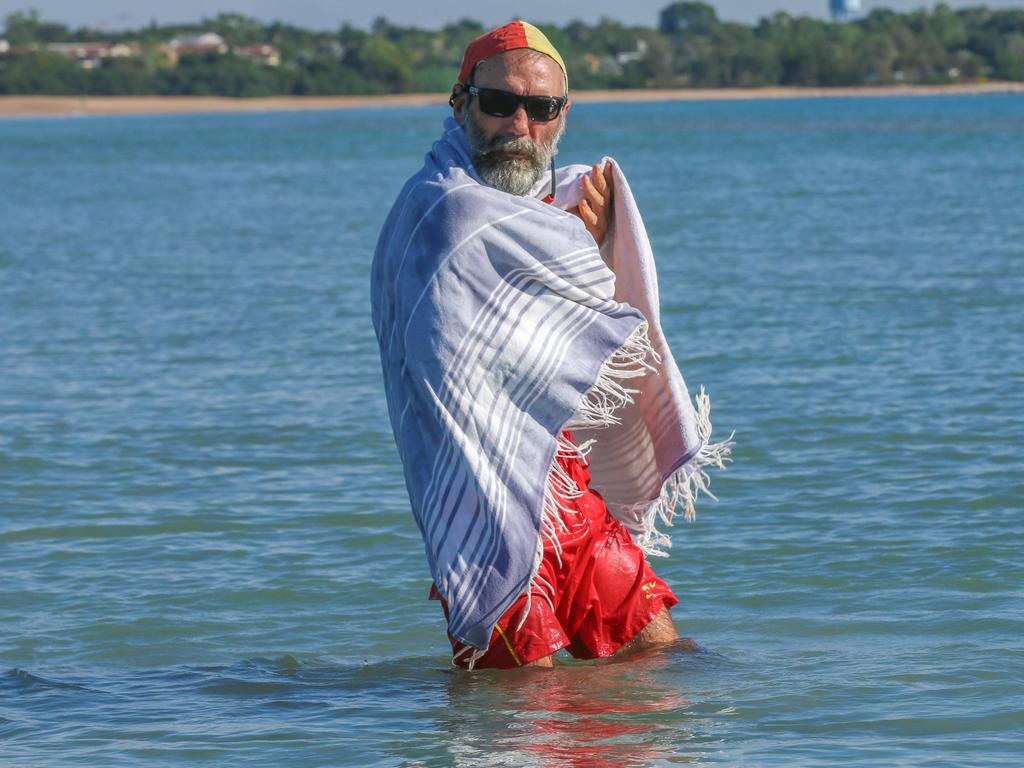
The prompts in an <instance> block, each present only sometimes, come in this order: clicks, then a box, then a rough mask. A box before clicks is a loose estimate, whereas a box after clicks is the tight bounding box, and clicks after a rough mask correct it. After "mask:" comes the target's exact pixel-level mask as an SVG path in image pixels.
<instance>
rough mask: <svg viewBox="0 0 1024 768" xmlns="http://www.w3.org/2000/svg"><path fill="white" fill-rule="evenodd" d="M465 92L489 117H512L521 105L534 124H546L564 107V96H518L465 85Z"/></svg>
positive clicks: (495, 89) (493, 89) (492, 89)
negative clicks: (475, 100) (474, 99)
mask: <svg viewBox="0 0 1024 768" xmlns="http://www.w3.org/2000/svg"><path fill="white" fill-rule="evenodd" d="M466 91H467V92H468V93H471V94H473V95H474V96H476V97H477V100H478V102H479V104H480V111H481V112H483V113H484V114H485V115H490V116H491V117H508V116H510V115H514V114H515V113H516V110H517V109H519V105H520V104H522V105H523V109H525V110H526V116H527V117H528V118H530V119H531V120H533V121H534V122H536V123H547V122H550V121H551V120H554V119H555V118H556V117H558V115H559V113H560V112H561V111H562V107H564V106H565V102H566V98H565V97H564V96H520V95H519V94H518V93H512V92H511V91H499V90H498V89H497V88H477V87H476V86H475V85H467V86H466Z"/></svg>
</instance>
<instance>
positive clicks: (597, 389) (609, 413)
mask: <svg viewBox="0 0 1024 768" xmlns="http://www.w3.org/2000/svg"><path fill="white" fill-rule="evenodd" d="M651 360H653V361H654V364H655V365H656V364H659V363H661V356H660V355H659V354H658V353H657V352H656V351H655V349H654V347H652V346H651V340H650V339H649V338H648V337H647V323H646V322H644V323H641V324H640V325H638V326H637V328H636V330H635V331H633V333H632V334H631V335H630V337H629V338H628V339H626V341H625V343H624V344H623V345H622V346H621V347H619V349H618V351H617V352H615V354H613V355H612V356H611V357H610V358H608V360H606V361H605V363H604V365H602V366H601V370H600V371H599V372H598V374H597V381H595V382H594V385H593V386H592V387H591V388H590V389H588V390H587V391H586V392H585V393H584V394H583V398H582V399H581V400H580V405H579V407H578V408H577V409H576V412H575V413H574V414H573V415H572V418H571V419H569V421H568V422H566V425H565V428H566V429H582V428H586V429H601V428H602V427H609V426H611V425H613V424H618V423H619V421H620V418H619V416H618V415H617V411H618V410H619V409H620V408H622V407H623V406H624V405H628V404H629V403H632V402H633V395H635V394H636V393H637V392H639V391H640V390H638V389H632V388H630V387H627V386H626V384H625V382H628V381H629V380H630V379H636V378H639V377H641V376H646V375H647V374H648V373H657V372H658V369H657V368H656V367H655V365H652V364H651V362H649V361H651Z"/></svg>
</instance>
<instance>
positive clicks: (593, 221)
mask: <svg viewBox="0 0 1024 768" xmlns="http://www.w3.org/2000/svg"><path fill="white" fill-rule="evenodd" d="M580 217H581V218H582V219H583V223H584V224H587V225H588V227H594V226H597V214H596V213H594V209H593V208H591V207H590V203H588V202H587V201H586V200H580Z"/></svg>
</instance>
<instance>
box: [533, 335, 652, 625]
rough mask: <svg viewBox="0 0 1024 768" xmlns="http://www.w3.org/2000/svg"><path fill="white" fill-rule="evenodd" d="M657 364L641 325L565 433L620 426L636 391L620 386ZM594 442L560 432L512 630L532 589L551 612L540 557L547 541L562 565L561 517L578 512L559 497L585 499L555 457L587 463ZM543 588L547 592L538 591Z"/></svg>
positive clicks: (606, 368) (614, 357) (585, 398)
mask: <svg viewBox="0 0 1024 768" xmlns="http://www.w3.org/2000/svg"><path fill="white" fill-rule="evenodd" d="M650 360H653V361H654V362H655V364H657V363H660V362H661V357H660V355H658V353H657V352H656V351H655V350H654V348H653V347H652V346H651V340H650V339H649V338H648V336H647V323H646V322H644V323H641V324H640V325H638V326H637V328H636V330H635V331H633V333H632V334H630V336H629V338H628V339H626V341H625V342H624V343H623V344H622V346H621V347H619V349H618V350H617V351H616V352H615V354H613V355H612V356H611V357H610V358H608V360H606V361H605V363H604V365H602V366H601V370H600V371H599V372H598V375H597V380H596V381H595V382H594V385H593V386H592V387H591V388H590V389H588V390H587V391H586V392H585V393H584V395H583V397H582V399H581V401H580V406H579V407H578V408H577V410H576V413H575V414H573V416H572V418H571V419H570V420H569V421H568V422H567V423H566V425H565V428H566V429H570V430H571V429H581V428H591V429H593V428H600V427H607V426H610V425H612V424H617V423H618V422H619V417H618V416H617V415H616V411H618V410H619V409H620V408H621V407H622V406H624V405H627V404H628V403H632V402H633V395H635V394H636V393H637V392H639V390H637V389H631V388H629V387H626V386H625V385H624V384H623V383H622V382H624V381H628V380H629V379H635V378H639V377H641V376H646V375H647V374H648V373H657V372H658V369H657V368H656V367H655V366H654V365H652V364H651V363H650V362H649V361H650ZM594 443H595V441H594V440H585V441H583V442H581V443H580V444H579V445H576V444H574V443H573V442H572V441H570V440H567V439H565V438H564V437H563V436H562V434H561V432H559V434H558V437H557V442H556V447H555V455H554V458H552V460H551V466H550V467H549V468H548V482H547V484H546V486H545V488H544V506H543V510H542V513H541V526H540V533H541V535H540V537H539V538H538V540H537V551H536V554H535V555H534V561H533V568H532V570H531V574H532V575H531V576H530V581H529V583H528V584H527V585H526V605H524V606H523V610H522V612H521V614H520V618H519V625H518V626H517V627H516V631H519V629H521V628H522V626H523V624H525V623H526V617H527V616H528V615H529V613H530V609H531V608H532V607H533V593H534V592H535V591H536V592H537V594H540V595H541V596H542V597H544V599H545V600H546V601H547V603H548V605H550V606H551V608H552V610H554V607H555V606H554V603H553V602H552V601H551V597H553V596H554V594H555V590H554V587H553V586H552V585H551V584H549V583H548V582H547V581H545V580H544V579H543V578H542V577H541V576H540V574H539V570H540V564H541V561H542V560H543V558H544V542H545V541H547V542H549V543H550V545H551V548H552V550H553V551H554V553H555V559H556V560H557V561H558V567H559V568H561V567H562V544H561V542H559V540H558V532H559V531H560V530H561V531H564V530H567V529H568V528H567V526H566V524H565V521H564V520H563V519H562V515H563V514H566V513H569V514H572V513H575V512H576V510H574V509H570V508H568V507H566V506H565V505H564V504H563V503H562V501H561V500H562V499H578V498H579V497H580V496H582V495H583V493H584V489H583V488H580V487H579V486H578V485H577V484H576V481H575V480H573V479H572V477H571V476H570V475H569V473H568V472H566V471H565V469H564V468H563V467H562V465H561V464H560V463H559V461H558V460H559V459H567V458H574V459H578V460H579V461H581V462H583V464H584V466H585V465H586V464H587V455H588V454H589V453H590V449H591V448H592V447H593V445H594ZM541 586H544V587H547V589H548V591H549V592H550V594H551V597H549V596H548V593H547V592H545V591H544V590H543V589H541Z"/></svg>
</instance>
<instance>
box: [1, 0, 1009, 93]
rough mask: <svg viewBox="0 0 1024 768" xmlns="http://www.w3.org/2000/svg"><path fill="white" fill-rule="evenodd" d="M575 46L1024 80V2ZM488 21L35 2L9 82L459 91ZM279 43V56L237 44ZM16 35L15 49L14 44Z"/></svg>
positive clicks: (724, 81)
mask: <svg viewBox="0 0 1024 768" xmlns="http://www.w3.org/2000/svg"><path fill="white" fill-rule="evenodd" d="M538 26H540V28H541V29H542V30H543V31H544V33H545V34H546V35H547V36H548V37H549V38H550V39H551V42H552V43H553V44H554V45H555V46H556V47H557V48H558V49H559V51H560V52H561V53H562V56H563V58H564V59H565V61H566V63H567V65H568V67H569V79H570V83H571V84H572V86H573V88H577V89H595V88H613V89H614V88H680V87H689V88H708V87H734V86H746V87H757V86H772V85H782V86H826V87H827V86H841V85H845V86H851V85H886V84H894V83H906V84H911V83H913V84H941V83H951V82H965V81H966V82H971V81H979V80H988V79H991V80H1018V81H1020V80H1024V9H1008V10H993V9H988V8H985V7H975V8H966V9H961V10H953V9H951V8H950V7H949V6H947V5H945V4H940V5H938V6H936V7H935V8H934V9H932V10H924V9H922V10H917V11H914V12H912V13H906V14H900V13H896V12H894V11H891V10H886V9H876V10H873V11H871V12H870V13H869V14H867V15H866V16H864V17H863V18H859V19H855V20H851V21H846V22H842V23H834V22H828V21H823V20H819V19H813V18H809V17H794V16H791V15H789V14H787V13H784V12H779V13H776V14H774V15H772V16H770V17H766V18H762V19H761V20H760V21H758V22H757V23H756V24H754V25H746V24H738V23H733V22H727V21H722V20H721V19H719V18H718V16H717V14H716V12H715V9H714V8H713V7H712V6H710V5H707V4H705V3H701V2H680V3H673V4H671V5H669V6H667V7H665V8H664V9H663V10H662V11H661V13H660V15H659V22H658V26H657V27H656V28H650V27H643V26H630V25H626V24H622V23H619V22H616V21H612V20H610V19H601V20H600V21H598V22H597V23H595V24H587V23H585V22H582V21H573V22H571V23H569V24H567V25H565V26H554V25H545V24H539V25H538ZM484 31H485V28H484V26H483V25H481V24H480V23H478V22H476V21H473V20H469V19H466V20H463V21H459V22H457V23H454V24H449V25H447V26H444V27H442V28H441V29H437V30H426V29H420V28H417V27H404V26H398V25H395V24H392V23H390V22H388V21H387V20H386V19H383V18H380V19H378V20H377V21H375V22H374V23H373V25H372V26H371V28H370V29H369V30H362V29H357V28H355V27H352V26H349V25H345V26H343V27H341V28H340V29H339V30H334V31H313V30H308V29H303V28H300V27H297V26H292V25H289V24H283V23H280V22H274V23H270V24H264V23H262V22H260V21H258V20H255V19H251V18H248V17H245V16H242V15H239V14H228V13H222V14H220V15H218V16H216V17H214V18H210V19H204V20H203V21H201V22H200V23H198V24H191V25H157V24H156V23H151V24H150V25H148V26H146V27H144V28H142V29H139V30H134V31H128V30H126V31H120V32H116V33H112V32H102V31H100V30H96V29H90V28H78V29H71V28H69V27H67V26H65V25H62V24H60V23H57V22H52V21H47V20H44V19H41V18H40V17H39V14H38V13H36V12H34V11H26V12H19V13H13V14H10V15H8V16H7V17H6V19H5V22H4V29H3V32H2V33H0V39H2V40H5V41H6V46H5V47H0V93H8V94H71V95H76V94H83V95H84V94H89V95H220V96H246V97H248V96H272V95H345V94H382V93H408V92H437V91H447V90H448V89H449V88H450V87H451V85H452V83H453V81H454V78H455V75H456V72H457V71H458V66H459V63H460V60H461V57H462V52H463V50H464V49H465V47H466V45H467V44H468V43H469V42H470V41H471V40H472V39H473V38H475V37H476V36H477V35H480V34H481V33H483V32H484ZM201 32H214V33H216V34H218V35H220V36H221V37H223V39H224V40H225V41H226V43H227V44H228V50H227V51H226V52H223V53H218V52H204V53H196V54H192V55H189V54H186V55H182V56H180V57H176V58H175V59H174V60H173V61H172V60H171V59H169V58H168V57H167V56H166V43H167V41H168V40H169V39H171V38H173V37H175V36H178V35H184V34H197V33H201ZM99 41H103V42H106V43H111V44H113V43H118V42H121V43H133V44H136V46H135V48H133V50H137V51H138V53H137V55H131V56H120V57H116V58H105V59H102V60H101V61H99V62H97V63H96V65H95V66H93V67H92V68H89V69H85V68H83V67H82V66H80V64H79V63H78V62H76V61H75V60H74V59H73V58H70V57H69V56H68V55H66V54H64V53H61V52H58V51H55V50H53V49H51V48H48V47H47V46H48V44H51V43H61V42H99ZM253 43H266V44H269V45H273V46H274V47H275V48H276V50H277V51H278V52H279V63H278V64H277V66H269V65H267V64H265V63H259V62H256V61H253V60H251V59H249V58H245V57H243V56H240V55H237V54H236V53H235V51H236V49H238V50H240V49H241V47H242V46H247V45H251V44H253ZM4 48H6V50H5V49H4Z"/></svg>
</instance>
